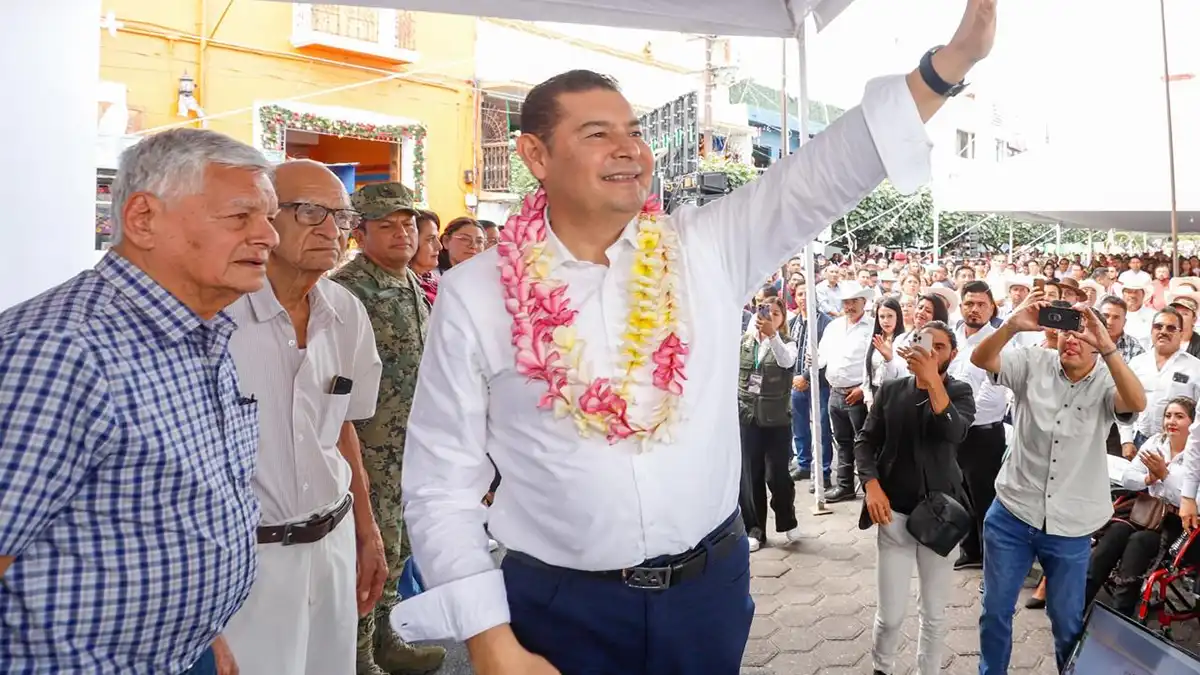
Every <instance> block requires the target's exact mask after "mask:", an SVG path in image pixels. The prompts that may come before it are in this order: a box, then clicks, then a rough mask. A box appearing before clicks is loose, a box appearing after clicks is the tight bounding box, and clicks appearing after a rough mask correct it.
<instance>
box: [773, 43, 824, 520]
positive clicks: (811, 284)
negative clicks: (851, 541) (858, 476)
mask: <svg viewBox="0 0 1200 675" xmlns="http://www.w3.org/2000/svg"><path fill="white" fill-rule="evenodd" d="M796 43H797V46H798V49H799V56H800V67H799V68H798V71H799V73H798V76H799V78H800V97H799V103H800V110H799V113H800V128H799V129H798V130H797V131H799V135H800V145H804V144H805V143H807V142H808V129H809V125H808V122H809V120H808V45H807V34H806V29H805V25H804V22H801V23H800V25H799V26H798V27H797V29H796ZM785 100H786V99H785ZM783 114H784V119H786V116H787V109H786V108H785V109H784V111H783ZM785 142H786V141H785ZM784 147H785V148H786V147H790V143H789V145H786V146H784ZM804 278H805V280H806V282H807V283H808V288H809V289H810V290H809V292H808V293H807V294H806V299H805V304H806V305H807V307H806V311H807V312H808V316H809V318H810V320H809V321H808V350H807V351H808V357H809V358H810V359H812V363H813V367H812V369H811V371H810V374H811V375H812V376H813V377H812V379H811V382H809V387H808V390H809V392H810V395H809V397H808V398H809V402H810V408H809V420H811V424H810V425H809V427H810V429H809V438H810V439H811V443H810V445H811V447H812V459H813V461H812V483H813V486H814V489H813V514H815V515H826V514H829V513H832V511H830V510H829V509H827V508H825V475H824V474H825V458H824V457H823V456H822V454H821V448H822V444H821V378H820V375H818V374H817V368H816V363H817V342H818V339H817V321H816V319H815V318H814V317H816V316H817V311H818V310H817V294H816V293H814V292H813V291H812V290H811V289H814V288H816V283H817V263H816V251H815V247H814V246H813V245H812V244H809V245H808V246H807V247H805V249H804ZM800 358H804V355H801V356H800ZM834 461H835V462H836V461H837V457H836V455H835V457H834Z"/></svg>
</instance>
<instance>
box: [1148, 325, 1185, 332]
mask: <svg viewBox="0 0 1200 675" xmlns="http://www.w3.org/2000/svg"><path fill="white" fill-rule="evenodd" d="M1150 328H1152V329H1154V330H1156V331H1161V332H1166V333H1178V332H1179V326H1176V325H1174V324H1166V323H1156V324H1153V325H1152V326H1150Z"/></svg>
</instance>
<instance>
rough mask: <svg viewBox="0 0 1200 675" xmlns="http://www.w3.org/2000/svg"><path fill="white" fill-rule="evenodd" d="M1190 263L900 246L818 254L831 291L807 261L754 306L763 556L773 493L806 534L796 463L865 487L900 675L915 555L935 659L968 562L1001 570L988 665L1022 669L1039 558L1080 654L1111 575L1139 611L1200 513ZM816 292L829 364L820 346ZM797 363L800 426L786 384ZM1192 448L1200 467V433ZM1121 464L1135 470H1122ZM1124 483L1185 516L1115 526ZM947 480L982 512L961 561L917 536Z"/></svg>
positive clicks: (888, 635)
mask: <svg viewBox="0 0 1200 675" xmlns="http://www.w3.org/2000/svg"><path fill="white" fill-rule="evenodd" d="M1180 263H1181V264H1180V267H1181V270H1182V272H1183V274H1182V275H1180V276H1177V277H1176V276H1173V275H1172V274H1171V262H1170V260H1169V258H1168V257H1167V256H1165V255H1164V254H1162V253H1150V254H1147V255H1109V254H1099V255H1094V256H1091V257H1090V259H1085V258H1084V257H1083V256H1044V255H1039V254H1036V253H1026V254H1021V255H1019V256H1018V257H1017V258H1016V259H1010V258H1009V257H1008V256H1007V255H1005V254H994V255H991V256H985V257H982V258H974V259H970V258H967V259H960V260H959V261H958V262H957V263H956V264H949V263H948V262H946V261H939V262H933V261H931V260H929V259H928V257H927V256H922V254H921V253H919V252H911V251H897V252H893V253H891V254H887V255H884V254H880V255H871V254H860V255H856V256H842V255H833V256H831V257H830V258H828V259H826V258H825V257H824V256H819V257H818V258H817V261H816V266H817V271H818V274H819V275H820V280H819V281H817V282H816V283H813V284H810V283H809V281H808V280H807V279H806V278H805V275H804V272H803V265H802V261H801V259H799V258H794V259H792V260H791V261H789V263H788V264H787V265H786V266H785V267H784V268H783V269H782V270H781V271H780V272H778V273H776V274H775V275H774V276H773V277H772V278H771V279H770V280H768V282H767V283H766V284H765V285H764V286H763V287H762V289H761V290H760V291H759V292H758V294H757V295H756V297H755V299H754V300H753V301H751V303H750V304H748V305H747V307H746V308H745V309H744V311H743V321H742V329H743V331H744V333H745V336H746V337H745V340H744V342H743V350H742V360H741V369H742V375H741V380H740V386H739V401H740V407H741V410H742V425H743V445H742V452H743V486H742V496H743V498H742V502H741V508H742V513H743V517H744V520H745V522H746V527H747V531H748V532H749V536H750V540H751V544H750V546H751V549H756V548H758V547H760V546H762V545H766V543H767V536H766V522H767V521H766V517H767V513H766V506H767V504H768V499H767V496H766V491H767V490H769V491H770V493H771V496H770V500H769V504H770V506H771V509H772V511H773V512H774V515H775V523H776V530H777V531H779V532H783V533H786V538H787V539H788V540H794V539H798V538H799V529H798V527H797V524H796V520H795V517H794V515H793V514H794V512H795V494H796V490H795V488H794V487H793V486H791V485H788V484H787V483H788V482H789V481H788V479H787V478H785V477H784V475H785V473H786V474H790V475H789V476H788V478H790V481H795V482H799V481H808V483H809V493H810V494H811V493H812V492H814V491H815V489H816V486H817V484H818V483H820V484H821V485H823V486H825V485H827V486H828V488H827V489H826V491H825V493H824V501H825V502H833V503H835V502H842V501H851V500H855V499H862V500H863V502H864V503H863V512H862V521H861V525H862V527H863V528H864V529H865V528H867V527H870V526H871V525H876V526H878V527H879V534H878V538H879V544H878V549H879V559H878V565H877V578H878V590H879V599H878V605H877V607H878V609H877V618H876V626H875V638H874V639H875V652H874V654H873V658H874V663H875V669H876V672H877V673H885V674H888V673H891V672H892V671H891V668H892V667H893V664H894V662H895V658H896V649H897V646H898V645H899V633H898V632H897V631H898V627H899V624H900V622H901V621H902V620H903V618H904V614H905V603H906V602H907V597H908V586H909V582H908V579H910V577H911V574H912V569H913V567H914V565H915V566H916V569H917V572H918V574H917V576H918V578H919V580H920V597H921V607H920V625H921V639H920V640H919V642H918V664H919V665H918V671H919V672H921V673H934V672H937V670H938V667H939V664H940V663H941V656H942V655H941V650H942V644H943V639H944V637H945V635H946V630H947V627H946V626H945V624H944V621H943V617H944V615H945V613H944V609H945V602H946V598H947V593H948V592H949V589H950V588H952V587H953V585H954V584H953V581H952V579H951V578H950V577H951V575H952V574H953V571H954V570H967V569H981V568H982V569H983V570H984V579H983V582H982V583H981V591H982V593H983V606H982V617H981V622H980V642H981V671H980V672H981V673H1003V672H1007V667H1008V660H1009V655H1010V651H1011V645H1012V642H1011V640H1012V613H1013V607H1014V604H1015V603H1016V601H1017V595H1018V593H1019V591H1020V588H1021V586H1022V583H1023V581H1024V579H1025V577H1026V572H1027V571H1028V570H1030V568H1031V565H1032V563H1033V562H1034V560H1037V561H1038V562H1040V564H1041V568H1042V570H1043V571H1044V576H1043V580H1042V583H1041V585H1040V586H1039V587H1038V588H1037V590H1036V591H1035V593H1034V594H1033V595H1032V596H1031V597H1030V598H1029V600H1028V601H1027V606H1029V607H1031V608H1041V607H1045V608H1046V609H1047V611H1048V612H1049V614H1050V619H1051V624H1052V626H1053V633H1054V636H1055V648H1056V655H1057V658H1058V662H1059V665H1060V666H1062V664H1063V663H1064V660H1065V659H1066V657H1067V655H1068V654H1069V651H1070V649H1071V648H1072V647H1073V645H1074V641H1075V639H1076V638H1077V637H1078V635H1079V632H1080V630H1081V627H1082V621H1083V616H1084V611H1085V608H1086V606H1087V605H1088V604H1089V603H1090V602H1091V601H1092V600H1093V599H1095V597H1096V596H1097V595H1098V593H1099V592H1100V589H1101V588H1102V587H1104V585H1105V584H1106V583H1109V582H1110V581H1111V582H1112V583H1111V585H1110V587H1111V590H1112V599H1111V602H1112V603H1113V606H1114V607H1115V608H1116V609H1118V610H1119V611H1121V612H1123V613H1126V614H1129V615H1132V614H1133V613H1134V610H1135V607H1136V604H1137V601H1138V600H1139V599H1140V590H1141V585H1142V581H1143V580H1144V579H1145V577H1146V575H1147V573H1148V572H1149V571H1150V569H1151V567H1152V566H1153V565H1154V564H1155V562H1156V561H1157V560H1159V559H1160V557H1159V553H1160V550H1163V551H1165V550H1166V548H1167V547H1169V546H1170V545H1171V544H1172V543H1174V542H1175V541H1176V540H1177V539H1178V537H1179V535H1180V533H1181V532H1183V530H1184V527H1185V524H1187V525H1189V526H1190V524H1191V523H1194V521H1195V520H1196V516H1195V513H1196V507H1195V501H1194V498H1195V495H1196V491H1195V488H1196V487H1197V485H1196V482H1197V479H1193V482H1191V483H1187V482H1185V481H1186V480H1187V479H1186V478H1185V476H1187V475H1188V473H1187V469H1186V467H1187V465H1188V462H1187V457H1188V454H1187V453H1186V452H1185V447H1186V446H1187V441H1188V436H1189V429H1190V430H1191V433H1192V436H1193V439H1200V425H1194V421H1195V412H1196V411H1195V406H1196V403H1195V402H1196V401H1197V400H1198V398H1200V384H1198V382H1200V370H1197V368H1198V367H1200V359H1198V358H1197V357H1196V354H1197V353H1198V352H1197V349H1198V348H1200V337H1198V336H1197V335H1196V333H1195V322H1196V315H1197V309H1198V307H1200V292H1198V289H1200V259H1196V258H1190V259H1184V260H1181V261H1180ZM1143 268H1148V269H1151V270H1153V272H1152V273H1150V272H1146V271H1145V270H1144V269H1143ZM810 294H811V295H813V296H815V297H814V298H813V299H814V300H815V303H814V304H815V306H816V308H817V309H816V317H815V320H816V323H817V325H816V331H817V335H818V336H819V343H818V345H817V348H816V350H815V355H809V354H808V353H807V350H806V348H805V347H806V342H807V340H808V336H809V326H810V324H809V321H810V320H811V319H810V316H809V309H808V300H809V296H810ZM1054 308H1061V309H1069V310H1073V311H1075V312H1078V317H1079V325H1078V327H1074V326H1072V327H1070V328H1067V329H1061V328H1054V327H1046V326H1045V325H1042V323H1043V320H1044V319H1045V317H1041V316H1040V314H1041V313H1044V310H1047V309H1054ZM766 346H769V349H766ZM764 353H765V354H766V358H759V357H758V356H757V355H760V354H764ZM748 355H755V358H753V359H750V358H748ZM814 362H815V363H816V366H815V367H814V366H813V365H812V364H813V363H814ZM789 365H790V368H789ZM789 369H790V370H791V375H792V380H791V406H790V412H791V418H790V420H789V419H788V418H787V415H786V414H783V413H786V411H787V410H788V408H787V407H786V406H783V405H781V403H780V402H781V401H783V400H784V399H785V394H786V392H784V391H783V389H784V387H782V386H780V385H778V384H776V382H777V381H778V380H779V379H780V378H779V376H778V374H777V371H786V370H789ZM814 371H815V372H814ZM814 393H815V394H816V396H817V397H818V399H819V401H818V410H819V411H820V413H819V414H820V420H819V425H820V428H821V433H820V437H821V446H822V447H821V448H820V452H821V458H820V461H819V462H814V453H815V452H816V449H815V448H814V443H813V440H812V439H813V433H812V430H813V428H814V427H815V426H817V425H816V424H813V422H812V420H811V410H812V399H811V397H812V396H813V395H814ZM914 413H915V414H914ZM789 422H790V424H791V438H787V434H786V432H785V431H784V430H785V429H786V427H787V425H788V423H789ZM760 427H771V428H772V429H774V430H775V431H774V432H773V433H764V432H763V431H761V430H758V428H760ZM748 430H750V433H748ZM1191 453H1192V454H1193V455H1194V460H1195V462H1197V467H1196V468H1195V469H1192V472H1193V473H1195V472H1196V471H1200V443H1193V446H1192V450H1191ZM1106 455H1111V456H1113V457H1117V458H1121V461H1119V462H1118V466H1123V467H1124V470H1123V471H1122V472H1119V473H1116V474H1113V473H1111V472H1110V471H1109V470H1108V468H1107V467H1108V466H1109V462H1108V460H1107V459H1106ZM816 466H820V467H821V470H822V471H823V476H820V477H818V476H814V475H813V474H814V471H816V469H815V467H816ZM1197 477H1198V478H1200V474H1197ZM814 478H821V479H822V480H813V479H814ZM1114 489H1115V490H1116V491H1117V493H1118V494H1120V493H1121V492H1122V491H1128V492H1135V493H1138V492H1140V493H1143V494H1144V495H1147V496H1148V498H1153V499H1156V500H1161V501H1162V502H1164V505H1165V506H1167V507H1169V509H1168V516H1167V517H1166V518H1165V519H1163V520H1162V522H1157V523H1153V526H1152V527H1146V526H1145V524H1138V523H1136V522H1134V521H1131V520H1130V519H1129V517H1128V514H1127V513H1122V514H1120V515H1121V517H1120V518H1117V519H1113V520H1112V522H1111V523H1110V519H1112V516H1113V496H1112V491H1113V490H1114ZM936 493H942V494H947V495H950V496H951V497H952V498H953V499H955V500H957V501H958V502H959V503H960V505H962V506H963V507H964V509H965V510H966V511H967V512H968V513H969V516H970V526H969V527H964V528H963V532H962V537H961V540H960V541H958V542H956V543H958V544H959V546H958V547H957V549H956V555H955V556H949V555H937V554H935V552H934V551H933V550H932V549H931V548H930V547H929V546H928V545H923V544H924V542H920V541H918V540H916V539H914V537H913V534H912V532H913V527H907V528H906V520H907V519H908V518H910V517H911V514H913V513H914V512H915V511H918V510H919V509H921V508H922V502H923V501H924V500H926V499H928V498H929V495H931V494H936ZM1143 498H1147V497H1143ZM1130 504H1132V500H1127V501H1126V505H1127V506H1128V505H1130ZM1093 541H1096V542H1098V545H1096V546H1095V548H1094V549H1093V546H1092V544H1093Z"/></svg>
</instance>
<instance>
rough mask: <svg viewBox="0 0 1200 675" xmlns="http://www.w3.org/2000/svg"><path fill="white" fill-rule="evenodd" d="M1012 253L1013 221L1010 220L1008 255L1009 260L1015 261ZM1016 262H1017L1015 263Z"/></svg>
mask: <svg viewBox="0 0 1200 675" xmlns="http://www.w3.org/2000/svg"><path fill="white" fill-rule="evenodd" d="M1012 254H1013V226H1012V222H1009V224H1008V257H1009V262H1013V260H1012ZM1014 264H1015V263H1014Z"/></svg>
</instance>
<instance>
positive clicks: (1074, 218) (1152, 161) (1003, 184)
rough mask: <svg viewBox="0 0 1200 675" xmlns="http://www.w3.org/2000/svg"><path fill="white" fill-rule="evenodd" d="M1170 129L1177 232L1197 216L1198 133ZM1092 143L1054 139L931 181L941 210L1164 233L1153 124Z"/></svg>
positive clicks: (1164, 165)
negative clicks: (1173, 142)
mask: <svg viewBox="0 0 1200 675" xmlns="http://www.w3.org/2000/svg"><path fill="white" fill-rule="evenodd" d="M1187 126H1188V125H1180V127H1183V128H1181V129H1179V131H1178V132H1177V138H1176V158H1175V167H1176V184H1177V186H1178V190H1179V192H1178V209H1177V212H1178V221H1179V231H1180V233H1181V234H1183V233H1188V232H1196V231H1197V230H1196V223H1197V221H1198V220H1200V133H1195V132H1194V131H1193V130H1190V129H1187ZM1113 140H1114V143H1113V144H1112V145H1107V146H1105V145H1101V144H1098V143H1095V142H1091V143H1084V144H1079V145H1077V146H1071V145H1062V146H1060V145H1055V146H1050V147H1047V148H1042V149H1039V150H1034V151H1030V152H1028V153H1025V154H1022V155H1018V156H1016V157H1013V158H1010V159H1008V160H1006V161H1005V162H1003V163H1001V164H997V165H992V166H989V167H987V169H985V170H981V171H976V172H972V173H968V174H962V175H960V176H958V177H956V178H951V179H950V180H948V181H946V182H944V183H941V184H938V185H936V186H935V190H934V195H935V199H936V203H937V207H938V208H939V209H941V210H944V211H969V212H977V213H999V214H1003V215H1008V216H1011V217H1013V218H1017V219H1019V220H1029V221H1034V222H1045V223H1059V222H1061V223H1062V224H1064V225H1067V226H1071V227H1078V228H1083V229H1090V230H1099V231H1108V230H1110V229H1116V230H1124V231H1130V232H1148V233H1156V234H1170V232H1171V210H1170V206H1171V195H1170V185H1171V183H1170V176H1169V175H1168V174H1169V166H1170V163H1169V161H1168V157H1167V138H1166V133H1165V132H1164V131H1162V129H1161V126H1160V125H1158V124H1145V125H1141V126H1140V127H1139V128H1138V129H1136V130H1133V133H1132V134H1128V133H1126V134H1122V135H1117V136H1114V137H1113Z"/></svg>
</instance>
